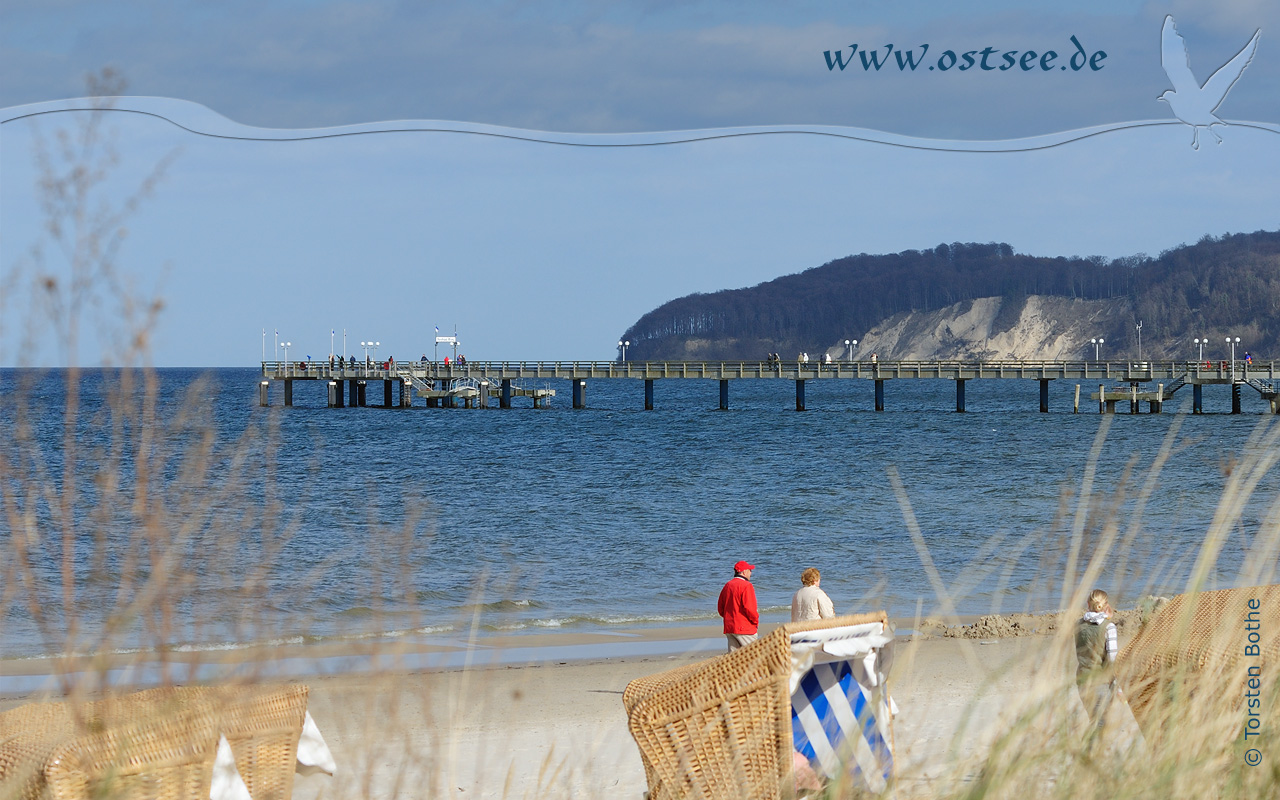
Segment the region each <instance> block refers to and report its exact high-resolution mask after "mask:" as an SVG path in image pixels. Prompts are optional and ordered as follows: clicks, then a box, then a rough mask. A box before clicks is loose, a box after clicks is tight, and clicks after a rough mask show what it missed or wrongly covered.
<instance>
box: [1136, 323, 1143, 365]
mask: <svg viewBox="0 0 1280 800" xmlns="http://www.w3.org/2000/svg"><path fill="white" fill-rule="evenodd" d="M1135 327H1136V328H1137V329H1138V360H1139V361H1141V360H1142V320H1138V324H1137V325H1136V326H1135Z"/></svg>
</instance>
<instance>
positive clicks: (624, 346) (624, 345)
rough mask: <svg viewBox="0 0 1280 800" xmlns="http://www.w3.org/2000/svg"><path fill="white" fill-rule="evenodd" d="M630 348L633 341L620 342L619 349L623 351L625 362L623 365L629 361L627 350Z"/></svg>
mask: <svg viewBox="0 0 1280 800" xmlns="http://www.w3.org/2000/svg"><path fill="white" fill-rule="evenodd" d="M630 346H631V341H630V340H625V339H624V340H620V341H619V342H618V349H619V350H621V351H622V361H623V363H626V361H627V348H628V347H630Z"/></svg>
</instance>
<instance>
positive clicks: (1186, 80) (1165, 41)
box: [1156, 15, 1262, 150]
mask: <svg viewBox="0 0 1280 800" xmlns="http://www.w3.org/2000/svg"><path fill="white" fill-rule="evenodd" d="M1260 33H1262V30H1261V29H1258V30H1256V31H1254V32H1253V38H1252V39H1250V40H1249V43H1248V44H1246V45H1245V46H1244V48H1243V49H1241V50H1240V52H1239V53H1236V54H1235V56H1234V57H1233V58H1232V59H1231V60H1230V61H1228V62H1227V63H1225V64H1223V65H1222V66H1221V67H1219V68H1218V71H1217V72H1215V73H1213V74H1212V75H1210V76H1209V80H1207V81H1205V82H1204V85H1203V86H1201V85H1200V82H1199V81H1197V80H1196V76H1195V75H1193V74H1192V73H1191V58H1190V57H1189V56H1188V55H1187V43H1186V42H1184V41H1183V40H1182V36H1180V35H1179V34H1178V30H1177V29H1176V28H1175V27H1174V26H1173V17H1172V15H1169V16H1166V17H1165V18H1164V27H1163V28H1162V29H1161V30H1160V63H1161V64H1162V65H1163V66H1164V71H1165V74H1166V75H1168V76H1169V82H1170V83H1172V84H1173V89H1172V90H1171V91H1166V92H1165V93H1164V94H1162V95H1160V96H1159V97H1157V98H1156V99H1157V100H1163V101H1165V102H1166V103H1168V104H1169V108H1171V109H1172V110H1173V115H1174V116H1175V117H1177V118H1178V119H1179V120H1181V121H1182V122H1185V123H1187V124H1188V125H1190V126H1191V129H1192V131H1193V133H1192V134H1191V146H1192V147H1193V148H1195V149H1196V150H1199V149H1200V129H1201V128H1207V129H1208V131H1209V133H1212V134H1213V138H1215V139H1217V140H1218V144H1222V137H1221V136H1219V135H1218V134H1217V133H1215V132H1214V130H1213V126H1214V125H1226V124H1227V123H1225V122H1223V121H1222V120H1221V119H1219V118H1218V116H1217V115H1216V114H1214V113H1213V112H1215V111H1217V110H1218V106H1220V105H1222V101H1223V100H1224V99H1226V97H1227V92H1229V91H1231V87H1232V86H1234V85H1235V83H1236V81H1238V80H1240V76H1241V75H1242V74H1244V68H1245V67H1247V66H1249V62H1250V61H1252V60H1253V54H1254V52H1256V51H1257V49H1258V35H1259V34H1260Z"/></svg>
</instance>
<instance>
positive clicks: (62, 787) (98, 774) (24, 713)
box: [0, 685, 307, 800]
mask: <svg viewBox="0 0 1280 800" xmlns="http://www.w3.org/2000/svg"><path fill="white" fill-rule="evenodd" d="M306 711H307V687H306V686H302V685H293V686H282V687H207V688H206V687H191V688H165V689H152V690H148V691H144V692H138V693H135V694H129V695H123V696H118V697H109V698H107V699H103V700H96V701H92V702H85V703H72V702H61V703H33V704H29V705H25V706H19V707H18V708H15V709H12V710H10V711H7V712H4V713H3V714H0V797H3V798H23V800H36V798H56V799H57V800H63V799H64V798H65V799H66V800H71V799H72V798H75V799H76V800H87V798H91V797H92V798H131V799H132V798H139V799H140V798H147V799H148V800H151V799H152V798H154V799H155V800H179V798H183V799H185V800H208V797H209V791H210V783H211V781H212V777H213V766H214V760H215V757H216V755H217V748H218V741H219V737H220V736H225V737H226V738H227V741H228V742H229V743H230V745H231V748H232V753H233V754H234V756H235V760H236V767H237V769H238V770H239V772H240V776H241V778H242V779H243V780H244V782H245V785H246V787H247V788H248V789H249V793H250V795H251V796H252V797H253V798H254V800H285V798H288V797H289V795H290V793H291V792H292V789H293V774H294V769H295V759H296V757H297V755H296V754H297V748H298V739H299V736H300V735H301V733H302V727H303V721H304V719H305V716H306Z"/></svg>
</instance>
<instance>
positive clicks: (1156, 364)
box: [260, 360, 1280, 413]
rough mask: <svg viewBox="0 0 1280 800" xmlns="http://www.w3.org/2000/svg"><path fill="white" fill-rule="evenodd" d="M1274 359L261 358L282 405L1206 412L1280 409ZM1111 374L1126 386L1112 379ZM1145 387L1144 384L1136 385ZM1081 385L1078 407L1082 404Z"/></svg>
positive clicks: (263, 400) (263, 390)
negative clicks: (691, 388) (748, 395)
mask: <svg viewBox="0 0 1280 800" xmlns="http://www.w3.org/2000/svg"><path fill="white" fill-rule="evenodd" d="M1275 373H1276V362H1266V363H1255V364H1246V363H1245V362H1243V361H1239V360H1237V361H1235V362H1234V363H1232V362H1229V361H1209V362H1206V361H1142V362H1137V361H833V362H831V363H819V362H816V361H815V362H807V363H806V362H797V361H781V362H777V361H625V362H624V361H468V362H465V363H463V364H455V363H450V364H447V365H446V364H444V363H441V362H432V361H407V362H394V363H391V362H381V363H374V362H371V361H364V362H360V361H347V362H345V363H344V364H343V365H342V366H338V365H337V364H336V363H331V362H328V361H323V362H302V361H299V362H283V361H264V362H262V377H263V378H264V380H263V382H262V386H261V394H260V401H261V404H262V405H267V403H268V400H267V386H268V384H269V382H272V381H283V382H284V384H285V386H284V388H285V405H291V404H292V384H293V381H298V380H302V381H328V382H329V384H330V397H329V405H330V406H336V407H341V406H343V405H344V398H343V392H342V382H343V381H346V382H347V383H348V386H349V387H350V392H349V395H350V402H349V404H350V405H365V395H364V391H365V385H366V384H367V382H368V381H378V380H380V381H383V382H384V400H385V402H384V405H385V406H388V407H391V406H393V405H398V406H400V407H407V406H409V405H411V404H412V396H413V393H414V392H417V394H418V396H420V397H424V398H426V399H427V404H428V405H438V404H440V403H442V402H444V403H446V404H448V405H454V404H455V402H454V401H455V400H456V399H463V400H464V403H465V404H466V405H467V406H470V405H472V404H473V402H474V403H475V404H476V405H479V406H481V407H484V406H485V405H487V400H488V398H490V397H492V396H497V397H499V398H500V405H501V407H502V408H508V407H510V404H511V399H512V398H513V397H518V396H526V397H531V398H533V401H534V406H535V407H536V406H538V405H539V401H540V400H542V399H546V398H548V397H550V396H552V395H554V391H553V390H551V389H549V388H546V389H534V388H529V387H521V386H517V385H516V384H515V383H514V382H515V381H533V380H552V379H558V380H569V381H570V382H571V384H572V389H573V406H574V408H581V407H584V405H585V399H584V398H585V390H586V382H587V381H588V380H627V379H631V380H643V381H644V382H645V408H646V409H652V408H653V407H654V403H653V398H654V382H655V381H658V380H671V379H676V380H680V379H689V380H718V381H720V407H721V408H722V409H727V408H728V407H729V382H730V381H733V380H745V379H754V380H760V379H765V380H767V379H774V380H791V381H795V384H796V410H797V411H803V410H804V407H805V406H804V389H805V383H806V382H807V381H810V380H866V381H873V382H874V383H875V408H876V410H877V411H883V410H884V404H885V395H884V391H885V382H886V381H891V380H913V379H915V380H928V379H931V380H952V381H955V383H956V410H957V411H964V410H965V383H966V382H967V381H970V380H1037V381H1039V382H1040V410H1041V411H1043V412H1047V411H1048V410H1049V408H1048V403H1049V400H1048V398H1049V382H1050V381H1054V380H1068V381H1079V382H1080V383H1081V384H1092V385H1094V386H1097V387H1098V392H1094V393H1092V395H1091V396H1092V398H1093V399H1095V400H1098V401H1099V408H1100V410H1103V411H1114V410H1115V405H1116V403H1118V402H1121V401H1123V400H1128V401H1130V410H1131V411H1132V412H1133V413H1137V408H1138V403H1139V402H1146V403H1147V404H1148V406H1149V408H1150V410H1151V411H1152V412H1153V413H1159V412H1160V411H1161V410H1162V407H1163V405H1164V403H1165V402H1166V401H1167V400H1168V399H1169V398H1170V397H1171V396H1172V395H1173V393H1174V392H1176V391H1177V390H1178V389H1179V388H1181V387H1182V386H1186V385H1190V386H1192V387H1193V391H1194V396H1195V397H1194V404H1193V409H1194V411H1195V412H1196V413H1200V412H1201V410H1202V409H1201V405H1202V404H1201V394H1202V392H1201V389H1202V387H1203V386H1204V385H1206V384H1230V385H1231V387H1232V412H1233V413H1239V407H1240V389H1241V387H1242V386H1246V385H1247V386H1250V387H1251V388H1253V389H1255V390H1256V391H1258V393H1259V394H1260V395H1262V397H1263V398H1264V399H1266V400H1268V401H1270V403H1271V410H1272V412H1273V413H1280V398H1278V397H1277V390H1276V388H1275V387H1276V378H1275ZM1107 382H1113V383H1123V384H1126V385H1125V386H1120V387H1113V388H1110V389H1108V388H1107V387H1106V386H1105V384H1106V383H1107ZM395 384H399V386H400V402H399V403H398V404H393V403H392V387H393V386H394V385H395ZM1140 386H1141V387H1142V388H1141V390H1140V389H1139V387H1140ZM1079 394H1080V393H1079V389H1078V388H1077V392H1076V402H1075V407H1074V410H1076V411H1078V410H1079V405H1080V403H1079Z"/></svg>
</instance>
